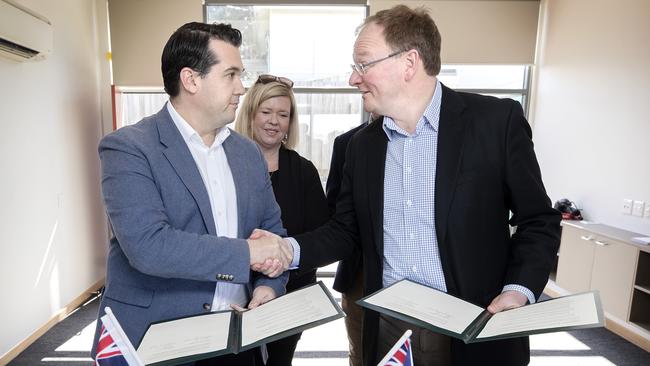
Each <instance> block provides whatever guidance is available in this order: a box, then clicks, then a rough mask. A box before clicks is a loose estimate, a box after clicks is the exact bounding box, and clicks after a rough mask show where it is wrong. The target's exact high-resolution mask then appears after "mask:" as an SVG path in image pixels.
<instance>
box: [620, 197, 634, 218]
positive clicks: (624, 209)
mask: <svg viewBox="0 0 650 366" xmlns="http://www.w3.org/2000/svg"><path fill="white" fill-rule="evenodd" d="M621 213H622V214H623V215H631V214H632V200H628V199H624V200H623V205H622V206H621Z"/></svg>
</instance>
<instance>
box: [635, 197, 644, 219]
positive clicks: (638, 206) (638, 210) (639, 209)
mask: <svg viewBox="0 0 650 366" xmlns="http://www.w3.org/2000/svg"><path fill="white" fill-rule="evenodd" d="M644 208H645V202H643V201H634V202H632V216H638V217H643V209H644Z"/></svg>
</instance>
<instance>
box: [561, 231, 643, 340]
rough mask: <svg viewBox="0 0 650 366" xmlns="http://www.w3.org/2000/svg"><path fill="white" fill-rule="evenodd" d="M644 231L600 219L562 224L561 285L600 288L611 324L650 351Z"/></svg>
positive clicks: (566, 288) (568, 288)
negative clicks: (602, 222) (637, 241)
mask: <svg viewBox="0 0 650 366" xmlns="http://www.w3.org/2000/svg"><path fill="white" fill-rule="evenodd" d="M634 236H642V235H640V234H636V233H631V232H628V231H624V230H620V229H617V228H613V227H610V226H607V225H600V224H591V225H590V224H579V223H573V222H563V223H562V241H561V243H560V252H559V259H558V268H557V275H556V279H555V285H557V286H558V287H560V288H561V289H562V290H564V291H567V292H569V293H576V292H583V291H589V290H598V291H599V292H600V298H601V300H602V303H603V309H604V311H605V315H606V319H607V322H606V326H607V327H608V328H610V330H612V331H614V332H616V333H618V334H619V335H621V336H622V337H624V338H626V339H628V340H630V341H631V342H633V343H635V344H637V345H638V346H640V347H642V348H644V349H646V350H648V351H650V248H648V246H644V245H638V244H634V243H633V242H632V241H631V240H630V239H631V238H632V237H634Z"/></svg>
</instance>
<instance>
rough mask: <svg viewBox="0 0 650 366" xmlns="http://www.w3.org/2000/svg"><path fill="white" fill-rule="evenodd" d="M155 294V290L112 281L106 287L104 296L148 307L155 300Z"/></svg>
mask: <svg viewBox="0 0 650 366" xmlns="http://www.w3.org/2000/svg"><path fill="white" fill-rule="evenodd" d="M153 294H154V291H153V290H149V289H144V288H140V287H133V286H128V285H123V284H121V283H112V284H111V285H110V286H109V287H107V288H106V292H105V293H104V296H106V297H107V298H109V299H112V300H115V301H119V302H121V303H125V304H129V305H135V306H139V307H143V308H148V307H149V306H151V302H152V301H153Z"/></svg>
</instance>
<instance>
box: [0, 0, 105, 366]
mask: <svg viewBox="0 0 650 366" xmlns="http://www.w3.org/2000/svg"><path fill="white" fill-rule="evenodd" d="M18 3H19V4H21V5H24V6H25V7H27V8H31V9H33V10H34V11H36V12H38V13H40V14H42V15H44V16H45V17H47V18H49V20H50V21H51V22H52V24H53V29H54V50H53V52H52V54H51V55H50V56H49V57H48V58H47V59H46V60H44V61H38V62H24V63H14V62H11V61H9V60H6V59H4V58H0V80H1V83H0V85H1V87H0V110H1V111H2V113H1V117H0V121H1V123H2V133H1V134H0V171H1V172H2V179H0V202H1V204H0V243H1V244H0V294H2V295H1V298H2V301H0V329H1V330H0V355H2V354H5V353H6V352H7V351H8V350H10V349H11V348H12V347H14V346H15V345H17V344H18V343H19V342H20V341H22V340H23V339H24V338H25V337H27V336H28V335H30V334H31V333H32V332H34V330H36V329H37V328H39V327H41V326H42V325H43V324H45V323H46V322H47V321H48V320H49V319H50V318H51V317H52V316H53V315H54V314H56V313H57V312H58V311H59V310H60V309H61V308H62V307H64V306H66V305H67V304H69V303H70V302H71V301H72V300H73V299H75V298H76V297H78V296H79V295H80V294H82V293H83V292H84V290H86V289H88V288H89V287H90V286H91V285H93V284H94V283H95V282H97V281H98V280H100V279H101V278H102V277H103V276H104V272H105V267H104V262H105V254H104V253H105V251H106V241H107V232H106V219H105V216H104V210H103V207H102V204H101V201H100V191H99V163H98V158H97V152H96V151H97V143H98V141H99V138H100V136H101V133H102V120H103V118H105V117H103V114H104V113H105V112H106V111H105V110H103V109H102V108H103V106H102V103H105V101H106V99H105V96H106V95H108V94H107V93H108V91H109V88H110V84H109V82H108V80H107V79H106V76H107V73H108V62H107V61H106V60H105V57H104V52H105V50H106V46H107V42H105V41H104V42H102V39H106V30H105V29H106V28H105V27H106V16H105V14H106V3H105V0H104V1H101V0H95V1H87V0H65V1H39V0H23V1H18ZM102 25H103V26H102ZM102 45H103V46H102ZM109 102H110V99H109ZM108 116H109V117H110V113H109V114H108ZM108 123H109V124H110V121H108ZM0 363H2V362H1V361H0Z"/></svg>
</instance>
